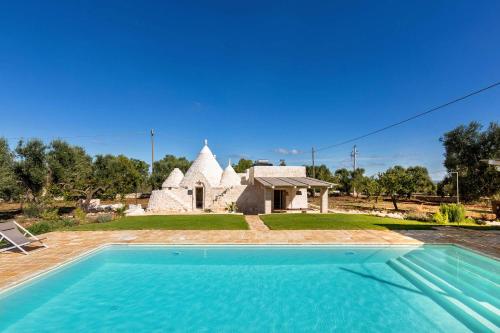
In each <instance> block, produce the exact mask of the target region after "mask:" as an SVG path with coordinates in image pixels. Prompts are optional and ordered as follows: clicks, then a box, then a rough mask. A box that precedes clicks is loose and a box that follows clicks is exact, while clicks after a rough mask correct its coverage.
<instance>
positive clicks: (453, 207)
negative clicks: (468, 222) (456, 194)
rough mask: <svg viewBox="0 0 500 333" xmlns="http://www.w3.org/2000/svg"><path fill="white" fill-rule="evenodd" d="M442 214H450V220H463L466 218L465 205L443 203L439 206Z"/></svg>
mask: <svg viewBox="0 0 500 333" xmlns="http://www.w3.org/2000/svg"><path fill="white" fill-rule="evenodd" d="M439 211H440V212H441V214H443V215H444V214H446V215H448V221H449V222H462V221H464V220H465V207H464V206H463V205H460V204H442V205H441V206H439Z"/></svg>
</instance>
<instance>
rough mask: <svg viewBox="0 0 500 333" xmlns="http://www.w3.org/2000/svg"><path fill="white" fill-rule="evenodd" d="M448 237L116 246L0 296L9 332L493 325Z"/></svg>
mask: <svg viewBox="0 0 500 333" xmlns="http://www.w3.org/2000/svg"><path fill="white" fill-rule="evenodd" d="M499 267H500V263H499V262H498V261H496V260H494V259H491V258H488V257H484V256H480V255H478V254H476V253H473V252H470V251H466V250H464V249H461V248H458V247H455V246H423V247H324V246H322V247H319V246H315V247H277V246H276V247H275V246H271V247H234V246H227V247H224V246H219V247H213V246H206V247H202V246H196V247H187V246H186V247H182V246H175V247H161V246H159V247H142V246H112V247H108V248H105V249H102V250H100V251H98V252H96V253H95V254H93V255H90V256H88V257H86V258H83V259H82V260H79V261H78V262H75V263H73V264H71V265H68V266H65V267H64V268H62V269H59V270H56V271H53V272H51V273H49V274H48V275H45V276H42V277H40V278H38V279H36V280H33V281H31V282H30V283H28V284H25V285H23V286H20V287H17V288H15V289H13V290H10V291H7V292H4V293H3V294H0V331H2V332H3V331H5V332H135V333H139V332H398V333H401V332H412V333H415V332H469V331H474V332H499V331H500V330H499V321H500V319H499V318H500V316H499V308H500V299H499V296H500V295H499V293H500V289H499V283H500V275H499V271H498V270H499Z"/></svg>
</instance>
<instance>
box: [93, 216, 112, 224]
mask: <svg viewBox="0 0 500 333" xmlns="http://www.w3.org/2000/svg"><path fill="white" fill-rule="evenodd" d="M112 219H113V216H111V214H103V215H99V216H98V217H97V219H96V221H97V223H106V222H110V221H111V220H112Z"/></svg>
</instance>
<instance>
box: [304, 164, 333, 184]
mask: <svg viewBox="0 0 500 333" xmlns="http://www.w3.org/2000/svg"><path fill="white" fill-rule="evenodd" d="M306 175H307V177H313V167H312V166H309V165H308V166H306ZM314 178H316V179H319V180H324V181H326V182H334V180H335V177H333V175H332V172H331V171H330V169H329V168H328V167H327V166H326V165H324V164H321V165H315V166H314Z"/></svg>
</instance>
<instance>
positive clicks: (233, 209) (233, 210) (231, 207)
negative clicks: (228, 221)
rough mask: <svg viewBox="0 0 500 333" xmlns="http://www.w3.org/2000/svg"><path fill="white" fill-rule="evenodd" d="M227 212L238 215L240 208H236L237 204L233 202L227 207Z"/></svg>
mask: <svg viewBox="0 0 500 333" xmlns="http://www.w3.org/2000/svg"><path fill="white" fill-rule="evenodd" d="M226 210H227V211H228V212H230V213H236V211H237V210H238V206H236V202H234V201H233V202H231V203H228V204H227V205H226Z"/></svg>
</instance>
